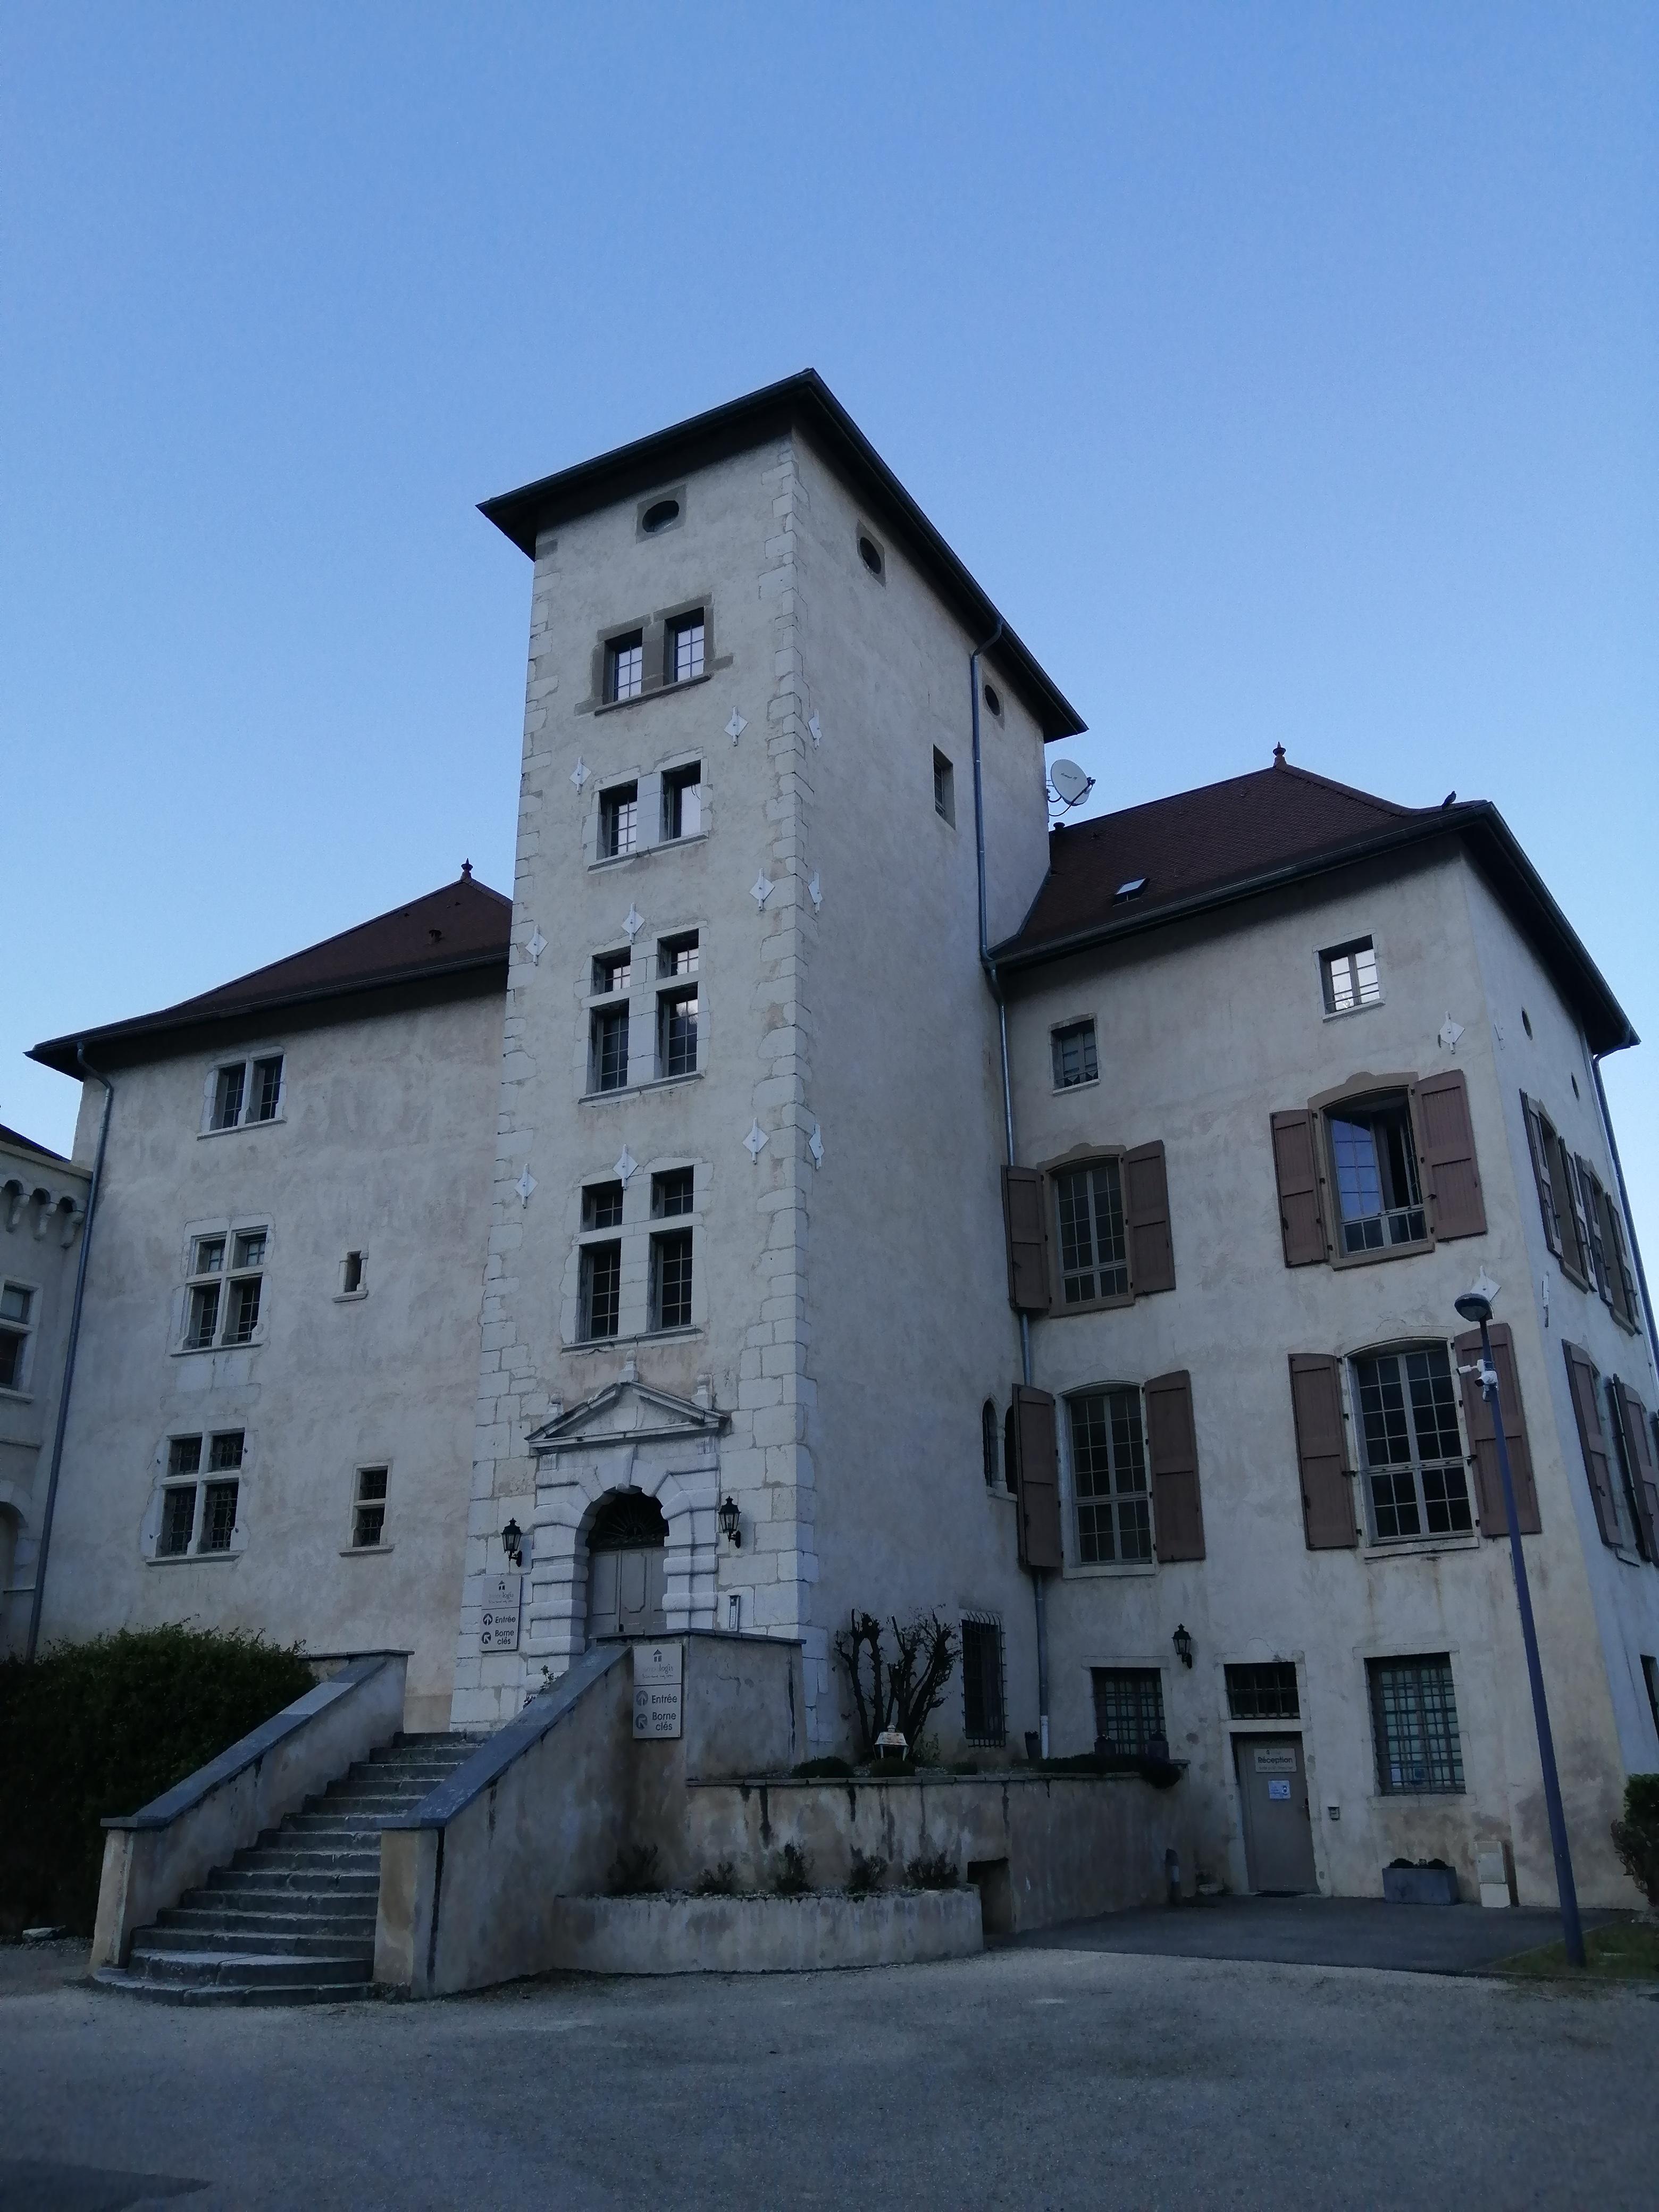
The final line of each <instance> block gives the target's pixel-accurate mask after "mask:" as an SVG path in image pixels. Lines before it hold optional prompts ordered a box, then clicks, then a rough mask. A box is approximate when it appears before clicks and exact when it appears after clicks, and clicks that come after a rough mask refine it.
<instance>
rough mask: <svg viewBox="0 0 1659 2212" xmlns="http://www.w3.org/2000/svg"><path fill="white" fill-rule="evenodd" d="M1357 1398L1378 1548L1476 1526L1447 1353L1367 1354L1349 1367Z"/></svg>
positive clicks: (1432, 1349) (1423, 1349) (1439, 1349)
mask: <svg viewBox="0 0 1659 2212" xmlns="http://www.w3.org/2000/svg"><path fill="white" fill-rule="evenodd" d="M1353 1378H1354V1395H1355V1397H1356V1399H1357V1401H1358V1408H1359V1426H1360V1435H1361V1438H1362V1441H1363V1445H1364V1459H1365V1484H1366V1489H1367V1491H1368V1492H1369V1495H1370V1513H1371V1531H1372V1534H1373V1535H1374V1536H1375V1537H1376V1541H1377V1542H1378V1543H1379V1544H1389V1543H1395V1542H1399V1541H1402V1540H1404V1539H1406V1538H1408V1537H1412V1536H1425V1535H1426V1536H1449V1535H1459V1534H1468V1533H1469V1532H1470V1531H1471V1530H1472V1529H1473V1528H1474V1516H1473V1515H1472V1513H1471V1511H1470V1509H1469V1487H1468V1472H1467V1469H1466V1468H1465V1466H1464V1463H1463V1445H1462V1437H1461V1436H1460V1435H1459V1433H1458V1427H1457V1397H1456V1392H1455V1388H1454V1386H1453V1383H1452V1372H1451V1362H1450V1360H1449V1358H1448V1357H1447V1354H1446V1347H1445V1346H1444V1345H1441V1344H1428V1345H1422V1346H1418V1347H1417V1348H1416V1349H1414V1350H1411V1351H1406V1352H1372V1353H1368V1354H1367V1355H1366V1356H1365V1357H1364V1358H1359V1359H1356V1360H1355V1361H1354V1363H1353Z"/></svg>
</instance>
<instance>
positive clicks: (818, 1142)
mask: <svg viewBox="0 0 1659 2212" xmlns="http://www.w3.org/2000/svg"><path fill="white" fill-rule="evenodd" d="M806 1149H807V1151H808V1152H811V1155H812V1164H813V1166H814V1167H815V1168H821V1167H822V1166H823V1130H822V1129H821V1128H819V1127H818V1125H817V1122H816V1121H814V1122H813V1124H812V1133H811V1136H810V1137H809V1138H808V1139H806Z"/></svg>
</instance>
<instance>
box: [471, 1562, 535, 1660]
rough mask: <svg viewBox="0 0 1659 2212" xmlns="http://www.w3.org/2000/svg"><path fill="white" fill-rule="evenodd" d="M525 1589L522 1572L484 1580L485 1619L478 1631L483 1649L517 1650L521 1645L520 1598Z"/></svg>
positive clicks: (479, 1645)
mask: <svg viewBox="0 0 1659 2212" xmlns="http://www.w3.org/2000/svg"><path fill="white" fill-rule="evenodd" d="M523 1592H524V1577H523V1576H522V1575H489V1576H486V1577H485V1579H484V1587H483V1621H482V1623H481V1625H480V1627H479V1631H478V1649H479V1650H481V1651H516V1650H518V1648H519V1601H520V1597H521V1596H522V1595H523Z"/></svg>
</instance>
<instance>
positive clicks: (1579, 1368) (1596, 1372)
mask: <svg viewBox="0 0 1659 2212" xmlns="http://www.w3.org/2000/svg"><path fill="white" fill-rule="evenodd" d="M1561 1350H1562V1352H1563V1354H1564V1356H1565V1359H1566V1363H1567V1384H1568V1388H1569V1389H1570V1390H1571V1395H1572V1411H1573V1419H1574V1420H1575V1422H1576V1424H1577V1430H1578V1444H1579V1449H1580V1450H1581V1451H1582V1452H1583V1455H1584V1475H1585V1479H1586V1480H1587V1481H1588V1483H1589V1493H1590V1503H1591V1504H1592V1505H1593V1506H1594V1508H1595V1525H1596V1528H1597V1529H1598V1531H1599V1532H1600V1534H1601V1541H1602V1542H1603V1543H1604V1544H1605V1545H1606V1546H1607V1548H1608V1550H1609V1551H1614V1552H1626V1553H1631V1554H1632V1555H1633V1554H1634V1538H1633V1532H1632V1525H1631V1513H1630V1508H1629V1506H1628V1504H1626V1502H1625V1499H1624V1498H1623V1497H1622V1495H1621V1492H1623V1489H1624V1482H1623V1479H1622V1474H1621V1471H1620V1467H1619V1463H1618V1459H1617V1456H1616V1445H1615V1443H1614V1439H1613V1436H1612V1434H1611V1433H1610V1431H1611V1429H1612V1425H1613V1420H1612V1413H1611V1410H1610V1408H1609V1407H1608V1405H1607V1399H1606V1397H1605V1395H1604V1394H1603V1391H1602V1388H1601V1370H1600V1369H1599V1368H1598V1367H1597V1366H1596V1364H1595V1361H1594V1360H1593V1359H1592V1358H1590V1356H1589V1352H1586V1351H1585V1350H1584V1349H1583V1346H1581V1345H1577V1344H1564V1345H1563V1346H1562V1347H1561Z"/></svg>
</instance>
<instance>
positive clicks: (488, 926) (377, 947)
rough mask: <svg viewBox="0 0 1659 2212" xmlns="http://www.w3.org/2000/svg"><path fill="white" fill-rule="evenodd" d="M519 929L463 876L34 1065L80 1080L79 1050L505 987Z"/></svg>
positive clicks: (54, 1043)
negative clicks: (280, 1015) (382, 994)
mask: <svg viewBox="0 0 1659 2212" xmlns="http://www.w3.org/2000/svg"><path fill="white" fill-rule="evenodd" d="M512 921H513V902H512V901H511V900H510V899H506V898H503V897H502V896H501V893H500V892H499V891H493V890H490V889H489V885H488V884H480V883H475V882H474V881H473V879H472V877H471V874H470V873H469V872H465V871H464V872H463V873H462V874H461V876H460V877H459V879H458V880H457V881H456V882H454V883H453V884H445V885H444V886H443V888H442V890H435V891H428V893H427V894H426V896H424V897H422V898H417V899H413V900H411V901H410V903H409V904H408V905H407V906H399V907H394V908H392V911H391V912H390V913H389V914H381V915H376V916H375V917H374V921H362V922H359V923H358V924H357V926H356V928H355V929H343V930H342V931H341V932H340V933H339V935H338V936H337V937H325V939H323V941H322V943H321V944H320V945H308V946H307V948H306V950H305V951H303V952H293V953H290V954H289V957H287V958H286V959H285V960H273V961H272V962H271V963H270V966H269V967H266V968H256V969H254V970H253V972H252V974H251V975H239V976H238V977H237V979H236V981H234V983H221V984H220V985H219V986H218V987H217V988H216V989H215V990H211V991H204V992H202V993H200V994H199V995H198V996H197V997H196V998H193V999H181V1000H179V1004H178V1005H177V1006H163V1007H162V1008H161V1010H160V1012H156V1013H153V1014H139V1015H137V1016H135V1017H134V1018H132V1019H131V1020H130V1021H125V1022H111V1023H108V1024H106V1025H105V1026H104V1027H103V1028H101V1029H95V1030H82V1031H80V1032H78V1033H76V1034H71V1035H70V1036H61V1037H52V1038H50V1039H48V1040H47V1042H46V1043H44V1044H38V1045H36V1046H35V1048H34V1049H33V1051H32V1052H31V1053H30V1054H29V1058H30V1059H31V1060H40V1061H41V1062H43V1063H44V1064H45V1066H47V1067H56V1068H58V1069H60V1070H61V1071H62V1072H63V1073H64V1074H66V1075H76V1074H78V1073H80V1069H79V1066H78V1065H77V1063H76V1056H75V1048H76V1044H77V1042H79V1043H81V1044H84V1045H85V1047H86V1048H87V1051H88V1057H89V1058H91V1059H93V1060H94V1061H95V1060H96V1058H97V1048H99V1047H100V1046H103V1047H106V1048H108V1047H111V1046H119V1047H120V1048H121V1056H122V1057H123V1058H125V1059H128V1060H130V1059H131V1058H132V1057H133V1056H134V1054H133V1049H132V1048H134V1047H135V1046H138V1045H142V1044H146V1043H148V1042H151V1041H152V1040H156V1039H159V1038H160V1037H161V1036H165V1035H167V1033H168V1032H170V1031H173V1030H199V1029H203V1028H211V1027H212V1026H213V1025H215V1024H220V1023H227V1022H230V1021H233V1020H237V1019H240V1018H242V1017H244V1016H247V1015H251V1014H255V1013H264V1012H276V1011H277V1010H279V1009H281V1008H283V1007H288V1006H305V1005H308V1004H313V1003H315V1002H317V1001H319V1000H329V999H337V998H347V997H350V996H353V995H355V994H360V993H362V992H367V991H376V990H385V989H386V988H388V987H392V986H395V985H398V984H410V983H416V982H421V981H438V980H439V979H441V978H442V977H445V976H450V975H453V976H462V975H467V974H469V973H472V972H475V971H476V972H477V973H478V975H479V976H480V980H481V981H482V980H483V977H484V975H487V973H488V971H489V970H490V969H495V968H500V969H501V970H502V971H503V979H504V976H505V969H506V966H507V942H508V937H509V933H510V931H511V927H512Z"/></svg>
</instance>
